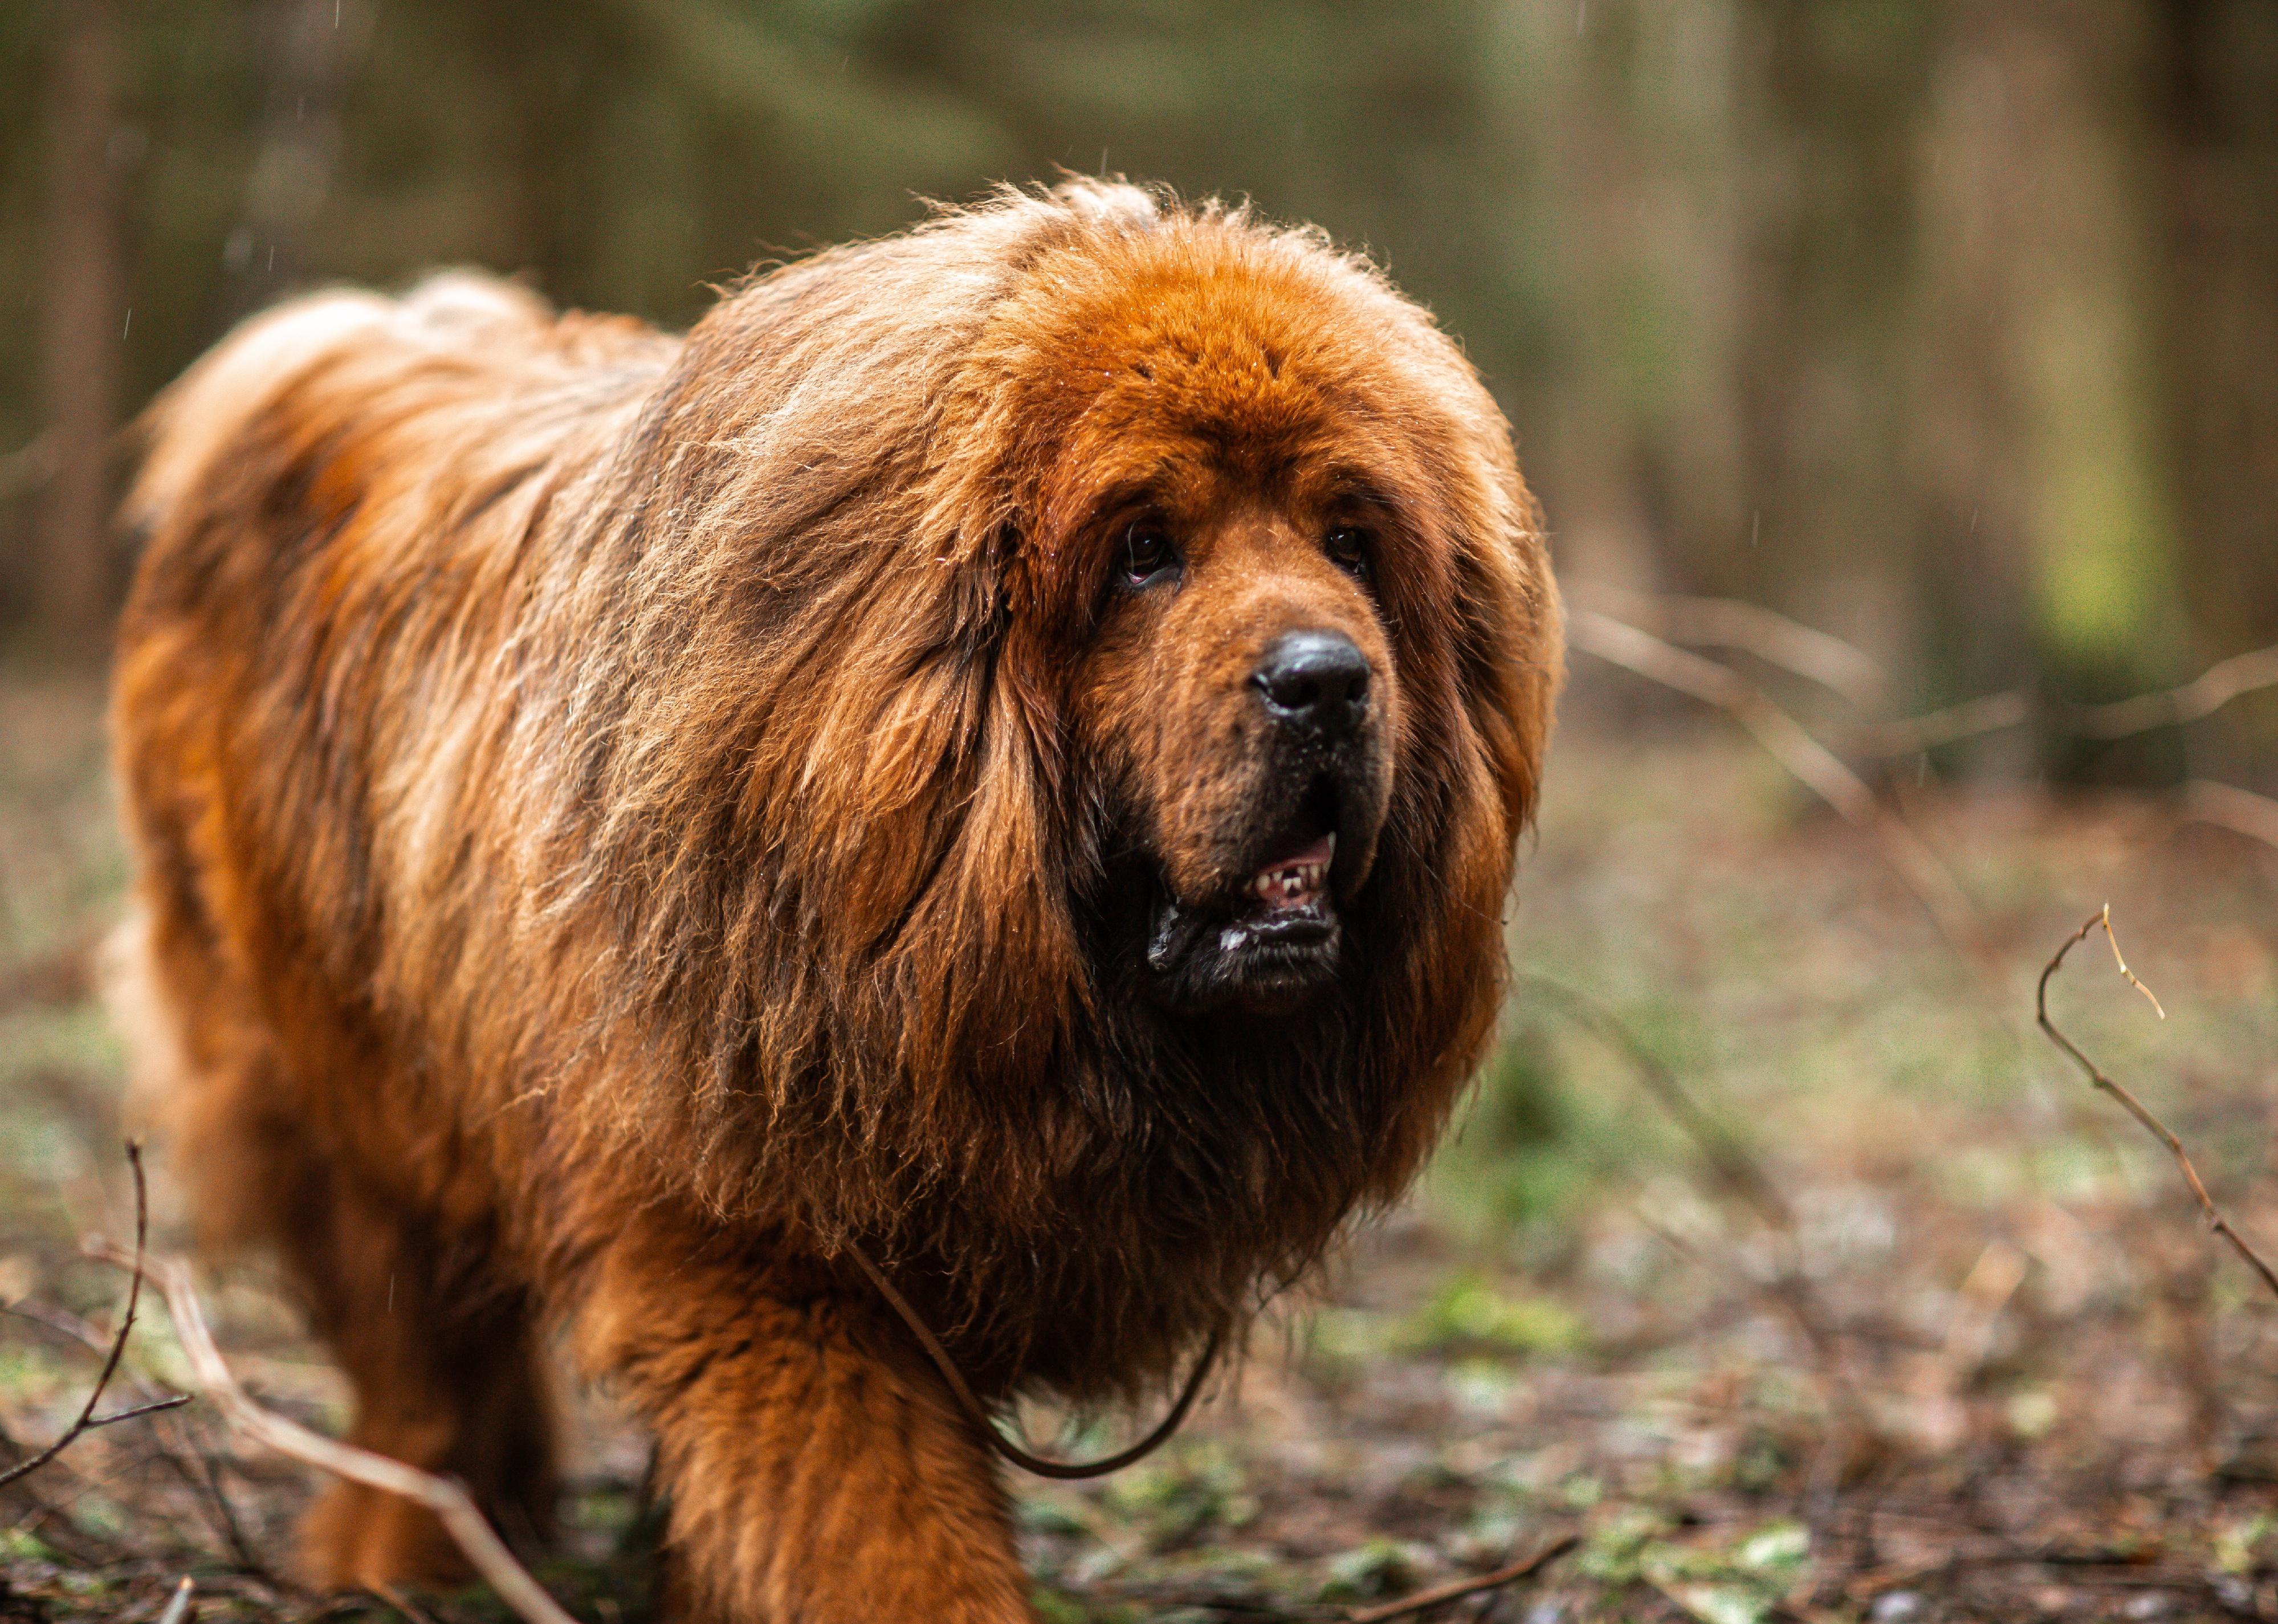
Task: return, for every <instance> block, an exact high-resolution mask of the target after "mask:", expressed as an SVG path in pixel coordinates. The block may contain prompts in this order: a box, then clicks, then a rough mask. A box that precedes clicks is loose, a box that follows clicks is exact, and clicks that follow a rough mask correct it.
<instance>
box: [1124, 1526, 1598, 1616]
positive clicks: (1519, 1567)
mask: <svg viewBox="0 0 2278 1624" xmlns="http://www.w3.org/2000/svg"><path fill="white" fill-rule="evenodd" d="M1581 1543H1582V1536H1580V1535H1579V1534H1562V1535H1560V1536H1558V1537H1557V1538H1556V1539H1554V1540H1552V1541H1551V1542H1550V1543H1549V1544H1547V1545H1545V1546H1544V1547H1543V1548H1542V1549H1541V1550H1540V1551H1538V1552H1535V1553H1534V1554H1533V1556H1530V1557H1527V1558H1525V1559H1524V1560H1521V1561H1517V1562H1513V1563H1511V1564H1510V1566H1509V1567H1498V1568H1496V1569H1494V1571H1493V1572H1491V1573H1485V1574H1476V1575H1474V1576H1472V1577H1471V1578H1466V1579H1450V1580H1449V1581H1448V1582H1446V1583H1444V1584H1435V1585H1433V1586H1431V1587H1429V1588H1428V1589H1426V1590H1416V1591H1413V1592H1411V1593H1410V1594H1409V1595H1406V1596H1402V1597H1395V1598H1394V1599H1393V1600H1391V1601H1387V1602H1377V1603H1373V1604H1372V1605H1368V1606H1365V1607H1301V1608H1288V1607H1279V1606H1274V1605H1271V1604H1269V1603H1264V1602H1256V1601H1235V1600H1230V1599H1228V1598H1227V1597H1219V1596H1182V1595H1166V1594H1163V1593H1161V1592H1159V1591H1156V1592H1130V1593H1128V1598H1129V1599H1132V1600H1135V1601H1139V1602H1142V1603H1146V1604H1151V1605H1157V1606H1166V1605H1167V1606H1173V1607H1194V1608H1201V1609H1206V1610H1208V1611H1210V1612H1212V1613H1233V1614H1236V1615H1239V1616H1240V1617H1242V1618H1245V1619H1265V1620H1273V1624H1390V1621H1391V1620H1394V1619H1404V1618H1408V1617H1410V1616H1412V1615H1413V1614H1416V1613H1426V1612H1429V1611H1430V1610H1431V1609H1432V1608H1434V1607H1444V1606H1446V1605H1449V1603H1451V1602H1458V1601H1462V1600H1464V1598H1465V1597H1472V1596H1479V1595H1483V1594H1485V1593H1486V1592H1487V1591H1489V1590H1501V1589H1502V1588H1503V1587H1504V1586H1505V1585H1511V1584H1517V1583H1518V1582H1521V1581H1522V1580H1526V1579H1532V1578H1533V1577H1534V1576H1535V1575H1536V1574H1540V1572H1541V1571H1542V1570H1543V1569H1544V1568H1546V1567H1549V1566H1550V1564H1551V1563H1553V1562H1555V1561H1556V1560H1557V1559H1559V1558H1560V1557H1562V1556H1564V1555H1565V1554H1566V1553H1567V1552H1570V1551H1571V1550H1573V1549H1574V1548H1575V1547H1576V1546H1577V1545H1579V1544H1581Z"/></svg>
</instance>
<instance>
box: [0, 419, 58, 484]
mask: <svg viewBox="0 0 2278 1624" xmlns="http://www.w3.org/2000/svg"><path fill="white" fill-rule="evenodd" d="M57 461H60V459H59V458H58V457H57V454H56V431H54V430H53V429H43V430H42V431H40V432H39V433H37V434H35V435H34V436H33V437H32V438H30V439H28V440H27V441H25V442H24V444H22V445H21V446H17V447H16V449H15V450H13V451H11V452H9V453H8V454H6V455H4V456H0V501H4V500H6V499H8V498H10V497H11V496H14V495H15V494H16V493H17V492H19V491H29V490H31V489H33V488H34V487H35V486H37V485H40V484H43V483H45V482H46V480H47V479H48V477H49V476H50V475H51V474H53V473H54V472H55V471H56V464H57Z"/></svg>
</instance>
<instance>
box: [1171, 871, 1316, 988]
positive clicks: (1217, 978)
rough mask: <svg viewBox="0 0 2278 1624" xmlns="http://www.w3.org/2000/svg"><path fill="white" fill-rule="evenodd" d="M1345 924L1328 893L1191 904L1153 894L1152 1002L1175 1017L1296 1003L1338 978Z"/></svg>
mask: <svg viewBox="0 0 2278 1624" xmlns="http://www.w3.org/2000/svg"><path fill="white" fill-rule="evenodd" d="M1343 947H1344V922H1343V920H1342V918H1341V917H1340V915H1339V913H1338V911H1337V908H1336V904H1335V903H1334V901H1333V900H1332V899H1331V898H1330V897H1329V896H1327V894H1326V892H1324V893H1321V894H1318V895H1315V896H1311V897H1308V898H1307V899H1305V900H1304V901H1303V902H1301V903H1296V904H1295V905H1291V906H1274V905H1267V906H1265V907H1262V908H1250V909H1242V910H1238V911H1227V910H1216V909H1201V908H1190V907H1189V906H1187V905H1186V904H1185V903H1181V902H1180V901H1179V900H1178V898H1176V897H1175V896H1172V895H1171V894H1170V893H1169V892H1168V890H1167V889H1166V890H1162V891H1160V892H1159V893H1158V896H1157V898H1156V902H1155V905H1154V911H1153V917H1152V919H1150V923H1149V929H1148V933H1147V953H1146V959H1147V969H1148V972H1149V975H1150V984H1151V991H1152V994H1153V997H1154V1000H1155V1002H1156V1003H1158V1004H1160V1005H1161V1006H1162V1007H1164V1008H1165V1009H1166V1010H1170V1011H1171V1012H1172V1013H1173V1014H1178V1015H1211V1014H1217V1013H1220V1012H1223V1011H1227V1010H1238V1011H1241V1012H1242V1013H1245V1014H1253V1015H1260V1016H1274V1015H1287V1014H1289V1013H1292V1012H1294V1011H1295V1010H1299V1009H1302V1008H1303V1006H1304V1005H1305V1004H1307V1003H1311V1000H1312V998H1313V997H1314V995H1316V994H1318V993H1319V991H1320V990H1321V989H1322V988H1323V987H1326V986H1327V985H1328V984H1329V983H1330V982H1331V981H1333V980H1334V979H1335V977H1336V972H1337V965H1338V962H1339V959H1340V957H1341V956H1342V951H1343Z"/></svg>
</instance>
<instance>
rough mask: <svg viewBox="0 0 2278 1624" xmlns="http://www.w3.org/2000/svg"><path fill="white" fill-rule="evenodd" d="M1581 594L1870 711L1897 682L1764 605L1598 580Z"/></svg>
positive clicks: (1846, 647) (1633, 619) (1838, 641)
mask: <svg viewBox="0 0 2278 1624" xmlns="http://www.w3.org/2000/svg"><path fill="white" fill-rule="evenodd" d="M1579 595H1581V596H1584V597H1586V598H1590V599H1596V600H1597V601H1598V603H1599V604H1601V605H1602V606H1605V607H1606V608H1607V609H1608V610H1609V612H1610V613H1612V614H1615V616H1616V617H1617V618H1618V619H1620V620H1623V621H1628V622H1630V623H1631V624H1632V625H1636V624H1643V625H1645V626H1646V627H1647V628H1649V629H1651V630H1652V631H1653V632H1654V633H1655V635H1656V636H1658V637H1661V638H1662V639H1663V641H1665V642H1669V643H1678V644H1687V645H1689V646H1693V647H1700V648H1721V649H1738V650H1739V651H1740V652H1742V653H1746V654H1753V655H1754V656H1755V657H1756V658H1757V659H1758V660H1762V661H1763V662H1764V663H1765V664H1766V665H1770V666H1777V667H1779V668H1780V669H1781V670H1783V671H1789V672H1793V673H1794V674H1795V675H1797V676H1800V677H1802V678H1803V679H1804V680H1805V681H1807V682H1815V683H1816V684H1818V685H1819V686H1820V687H1822V688H1824V689H1825V690H1828V692H1830V693H1832V694H1836V695H1839V696H1840V697H1841V698H1844V699H1846V700H1848V701H1849V702H1850V703H1851V704H1852V705H1855V706H1857V707H1858V708H1859V709H1861V710H1862V711H1872V710H1877V709H1879V708H1880V707H1881V705H1882V703H1883V699H1884V693H1885V691H1886V690H1887V688H1888V686H1889V682H1890V678H1889V676H1888V675H1887V674H1886V673H1885V672H1884V670H1883V667H1881V666H1879V665H1877V664H1876V663H1875V661H1874V660H1870V659H1869V658H1868V657H1867V655H1866V654H1864V653H1862V652H1861V651H1860V650H1859V649H1857V648H1855V647H1854V646H1853V645H1852V644H1848V643H1846V642H1844V641H1843V639H1842V638H1840V637H1832V636H1831V635H1829V634H1828V633H1826V632H1823V631H1820V630H1817V629H1815V628H1813V627H1809V626H1806V625H1804V624H1803V623H1802V622H1801V621H1793V620H1790V619H1789V618H1788V617H1787V616H1786V615H1785V614H1780V613H1779V612H1778V611H1777V610H1776V609H1767V608H1765V607H1764V606H1762V604H1752V603H1747V602H1744V601H1743V600H1741V599H1737V598H1689V597H1684V596H1680V595H1674V594H1668V593H1656V592H1632V591H1624V590H1623V589H1622V588H1619V587H1609V586H1601V585H1589V586H1586V587H1583V588H1581V589H1579Z"/></svg>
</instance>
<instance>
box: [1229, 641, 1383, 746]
mask: <svg viewBox="0 0 2278 1624" xmlns="http://www.w3.org/2000/svg"><path fill="white" fill-rule="evenodd" d="M1368 679H1369V665H1368V656H1367V655H1365V654H1364V653H1362V652H1360V649H1359V647H1358V646H1357V644H1355V643H1354V642H1353V640H1352V639H1351V638H1350V637H1346V636H1345V635H1344V634H1343V633H1342V632H1337V631H1293V632H1291V633H1289V634H1288V636H1287V637H1282V638H1281V639H1280V641H1279V642H1277V643H1275V644H1273V647H1272V648H1269V649H1267V650H1266V651H1265V659H1263V660H1259V661H1258V662H1257V670H1255V671H1253V672H1251V673H1250V682H1252V683H1254V684H1255V685H1256V686H1257V690H1258V692H1260V693H1262V694H1264V695H1265V708H1266V709H1268V710H1269V711H1271V712H1273V714H1274V715H1275V716H1276V717H1277V718H1278V719H1280V721H1283V722H1285V723H1287V724H1288V725H1289V726H1290V727H1293V728H1307V729H1309V730H1311V732H1314V733H1317V734H1319V735H1321V736H1323V737H1326V738H1341V737H1342V736H1345V735H1346V734H1349V733H1350V732H1352V731H1353V729H1354V728H1357V727H1359V726H1360V722H1361V718H1362V717H1364V716H1365V715H1367V714H1368Z"/></svg>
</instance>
